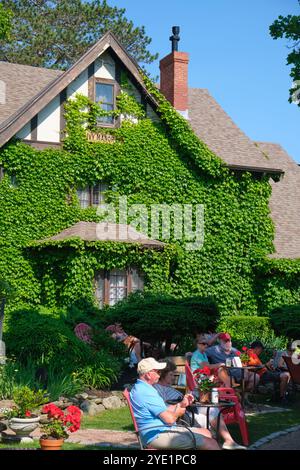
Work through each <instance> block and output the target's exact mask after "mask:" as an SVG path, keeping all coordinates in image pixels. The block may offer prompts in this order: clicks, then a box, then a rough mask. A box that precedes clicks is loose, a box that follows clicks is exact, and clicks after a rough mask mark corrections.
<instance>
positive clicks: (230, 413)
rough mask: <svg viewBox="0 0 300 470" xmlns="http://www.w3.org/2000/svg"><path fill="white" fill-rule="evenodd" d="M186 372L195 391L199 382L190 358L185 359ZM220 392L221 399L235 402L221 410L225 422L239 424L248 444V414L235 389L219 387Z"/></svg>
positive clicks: (190, 387)
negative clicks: (196, 379)
mask: <svg viewBox="0 0 300 470" xmlns="http://www.w3.org/2000/svg"><path fill="white" fill-rule="evenodd" d="M185 374H186V383H187V388H188V390H189V391H190V392H193V391H194V390H195V389H196V388H197V384H196V381H195V378H194V375H193V372H192V369H191V367H190V364H189V361H188V360H186V361H185ZM218 392H219V401H229V402H233V403H234V407H232V408H224V410H222V411H221V413H222V416H223V419H224V422H225V424H226V425H227V424H233V423H236V424H238V425H239V428H240V433H241V436H242V441H243V444H244V445H245V446H248V445H249V433H248V425H247V421H246V416H245V413H244V410H243V408H242V406H241V404H240V401H239V399H238V397H237V395H236V393H235V391H234V389H233V388H226V387H218Z"/></svg>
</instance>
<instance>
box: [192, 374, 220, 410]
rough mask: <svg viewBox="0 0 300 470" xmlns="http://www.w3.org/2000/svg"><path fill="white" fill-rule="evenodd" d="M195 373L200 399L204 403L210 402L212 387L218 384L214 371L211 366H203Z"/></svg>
mask: <svg viewBox="0 0 300 470" xmlns="http://www.w3.org/2000/svg"><path fill="white" fill-rule="evenodd" d="M193 374H194V377H195V380H196V382H197V383H198V390H199V401H200V402H202V403H207V402H210V401H211V389H212V388H213V387H215V386H216V381H215V380H216V379H215V377H214V375H213V374H212V371H211V370H210V368H209V367H203V369H196V370H195V371H194V372H193Z"/></svg>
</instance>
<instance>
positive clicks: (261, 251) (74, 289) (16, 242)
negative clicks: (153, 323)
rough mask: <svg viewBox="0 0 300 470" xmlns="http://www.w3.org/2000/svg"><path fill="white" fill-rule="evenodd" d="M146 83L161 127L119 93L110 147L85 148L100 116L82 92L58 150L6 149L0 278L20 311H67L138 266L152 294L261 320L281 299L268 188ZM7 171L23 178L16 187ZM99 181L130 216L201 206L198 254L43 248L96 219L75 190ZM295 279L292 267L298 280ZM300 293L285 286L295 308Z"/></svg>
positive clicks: (72, 244)
mask: <svg viewBox="0 0 300 470" xmlns="http://www.w3.org/2000/svg"><path fill="white" fill-rule="evenodd" d="M144 80H145V83H146V86H147V88H148V91H149V93H151V94H152V96H153V97H154V98H155V100H156V101H157V105H158V109H157V112H158V114H159V117H160V122H153V121H151V120H150V119H149V118H147V116H146V113H145V110H144V108H143V107H142V106H141V105H140V104H139V103H137V102H136V101H135V99H134V97H133V96H131V94H130V91H129V90H126V89H124V90H123V92H122V93H121V94H120V96H119V97H118V109H117V111H114V112H113V115H114V117H115V118H116V119H120V120H121V125H120V127H118V128H115V129H101V132H103V133H104V132H109V133H111V134H113V135H114V136H115V142H114V143H111V142H110V143H104V142H89V141H88V140H87V138H86V130H87V129H88V130H90V131H95V130H97V117H99V116H101V115H103V114H105V113H104V112H103V111H102V110H101V108H100V107H99V106H98V105H97V104H95V103H92V102H91V101H90V100H89V99H88V98H87V97H84V96H82V95H77V97H76V99H74V100H70V101H69V102H68V103H67V105H66V116H65V117H66V135H67V137H66V138H65V141H64V145H63V148H62V149H60V150H54V149H47V150H43V151H38V150H35V149H34V148H32V147H30V146H28V145H25V144H24V143H22V142H18V141H14V142H11V143H9V144H8V145H7V146H6V147H5V148H4V149H2V151H1V153H0V164H1V165H2V166H3V167H4V170H5V176H4V178H3V180H2V181H1V182H0V220H1V224H0V251H1V256H0V278H3V279H5V280H6V281H7V282H9V283H10V284H11V285H12V286H13V288H14V289H15V292H16V294H15V297H14V302H15V303H24V302H25V303H27V304H32V305H37V304H39V303H41V304H46V305H50V306H60V305H66V304H70V303H72V302H74V301H76V300H78V299H88V300H92V299H93V298H94V293H93V292H94V291H93V289H94V287H93V278H94V274H95V272H97V270H100V269H111V268H114V267H117V268H123V267H126V266H130V265H135V266H138V267H139V268H140V269H142V270H143V271H144V272H145V279H146V284H145V289H146V290H148V291H151V292H166V293H169V294H173V295H175V296H177V297H178V298H184V297H189V296H196V295H197V296H204V297H208V296H212V297H214V298H215V299H216V301H217V303H218V305H219V309H220V311H221V313H222V315H232V314H241V313H243V314H250V315H251V314H257V313H266V312H267V311H269V310H270V309H271V308H272V307H274V306H276V305H278V303H280V302H282V301H283V297H284V295H283V291H282V290H281V291H280V295H279V294H278V292H279V290H280V289H282V286H281V287H280V288H279V287H278V282H279V281H278V278H277V277H276V276H275V277H274V276H273V275H272V272H271V271H272V269H275V267H274V262H273V261H272V260H270V261H268V262H266V261H265V260H266V256H267V254H269V253H271V252H272V251H273V244H272V240H273V237H274V227H273V223H272V220H271V218H270V214H269V208H268V201H269V197H270V194H271V187H270V184H269V182H268V180H267V179H266V178H263V179H262V180H260V181H258V180H255V179H254V178H253V177H252V176H251V175H250V174H248V173H246V174H244V175H242V176H240V177H239V178H238V177H237V176H236V175H234V174H233V173H232V172H231V171H230V170H229V169H228V168H227V167H226V166H225V165H224V162H222V160H221V159H219V158H218V157H217V156H216V155H215V154H214V153H213V152H212V151H210V150H209V149H208V148H207V146H206V145H205V144H204V143H203V142H201V141H200V140H199V139H198V137H197V136H196V135H195V134H194V133H193V131H192V130H191V128H190V126H189V124H188V122H187V121H186V120H185V119H184V118H182V117H181V116H180V115H178V114H177V112H176V111H175V110H174V109H173V108H172V107H171V106H170V104H169V103H168V102H167V101H166V100H165V99H164V98H163V96H162V95H161V94H160V93H159V91H158V90H157V89H156V87H155V86H154V85H153V84H152V83H151V82H150V81H149V80H148V79H147V78H146V77H144ZM11 175H15V177H16V182H17V184H16V185H14V186H12V184H11V179H10V176H11ZM99 180H101V181H106V182H107V183H108V185H109V188H110V189H109V190H108V191H107V193H106V198H107V202H108V203H114V204H117V201H118V198H119V196H127V203H128V207H129V208H130V207H131V205H132V204H145V205H146V206H147V207H148V208H150V206H151V204H170V205H171V204H181V205H182V204H192V205H193V206H195V205H196V204H203V205H204V215H205V236H204V245H203V248H202V249H201V250H196V251H187V250H186V249H185V247H186V241H185V240H181V241H178V240H175V239H174V237H173V238H171V239H170V240H162V241H166V242H167V245H166V247H165V249H164V250H163V251H155V250H148V249H147V250H146V249H142V248H141V247H140V246H139V245H137V244H129V243H127V244H126V243H124V244H123V243H118V242H100V241H99V242H93V243H83V242H82V241H81V240H80V239H73V240H72V241H60V242H53V241H52V242H50V241H43V242H42V243H40V240H45V238H47V237H50V236H52V235H54V234H56V233H58V232H60V231H61V230H63V229H65V228H67V227H69V226H71V225H73V224H74V223H76V222H78V221H99V220H101V217H100V216H99V215H97V213H96V209H95V208H93V207H90V208H87V209H81V208H80V205H79V200H78V197H77V194H76V189H77V188H80V187H85V186H87V185H92V184H94V183H96V182H97V181H99ZM286 265H287V266H290V265H289V262H288V261H286ZM270 266H272V268H271V267H270ZM267 267H268V268H267ZM288 269H290V268H288ZM288 269H287V270H288ZM264 270H265V271H264ZM299 273H300V269H299V266H298V265H297V268H295V269H294V270H293V275H295V276H296V278H297V280H298V275H299ZM297 285H298V284H297V282H295V284H294V286H295V288H293V289H290V290H289V286H288V284H286V285H285V287H284V288H283V289H286V290H289V295H290V299H291V302H297V301H298V300H299V289H298V287H296V286H297ZM266 293H267V294H266ZM266 295H267V297H268V300H267V301H265V300H264V299H265V296H266Z"/></svg>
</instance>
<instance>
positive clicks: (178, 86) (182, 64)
mask: <svg viewBox="0 0 300 470" xmlns="http://www.w3.org/2000/svg"><path fill="white" fill-rule="evenodd" d="M179 32H180V28H179V26H173V27H172V33H173V35H172V36H170V41H171V42H172V52H171V53H170V54H168V55H167V56H166V57H164V58H163V59H161V61H160V63H159V68H160V91H161V92H162V93H163V94H164V95H165V97H166V98H167V100H168V101H170V103H171V104H172V106H174V108H175V109H176V110H177V111H178V112H180V114H182V115H183V116H184V117H185V118H186V119H188V63H189V55H188V54H187V53H186V52H178V42H179V40H180V37H179Z"/></svg>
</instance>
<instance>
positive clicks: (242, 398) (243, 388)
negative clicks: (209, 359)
mask: <svg viewBox="0 0 300 470" xmlns="http://www.w3.org/2000/svg"><path fill="white" fill-rule="evenodd" d="M225 367H226V369H240V370H241V372H242V384H241V385H242V393H241V405H242V408H244V402H245V370H250V371H251V372H256V371H257V370H259V369H262V368H263V366H243V367H235V366H225ZM255 378H256V374H254V388H255ZM230 384H231V386H232V376H231V375H230Z"/></svg>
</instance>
